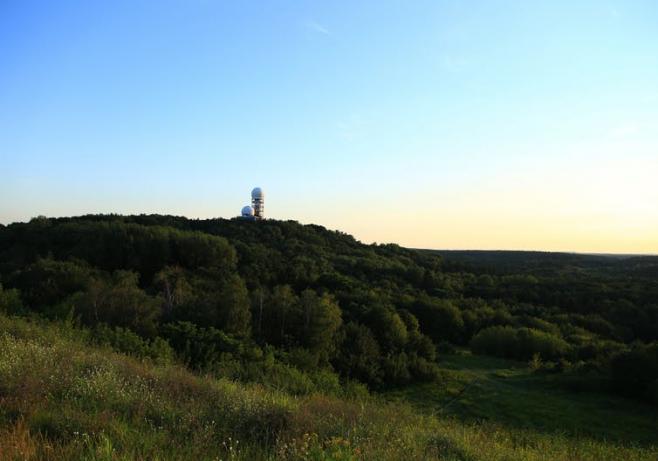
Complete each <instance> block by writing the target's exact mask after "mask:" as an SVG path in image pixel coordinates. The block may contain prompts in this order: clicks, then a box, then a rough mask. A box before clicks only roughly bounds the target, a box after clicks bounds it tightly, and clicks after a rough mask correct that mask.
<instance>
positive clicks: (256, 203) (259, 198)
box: [251, 187, 265, 219]
mask: <svg viewBox="0 0 658 461" xmlns="http://www.w3.org/2000/svg"><path fill="white" fill-rule="evenodd" d="M251 207H252V208H253V209H254V218H255V219H265V193H264V192H263V189H261V188H260V187H254V190H252V191H251Z"/></svg>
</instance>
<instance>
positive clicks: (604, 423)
mask: <svg viewBox="0 0 658 461" xmlns="http://www.w3.org/2000/svg"><path fill="white" fill-rule="evenodd" d="M442 367H443V372H444V373H443V376H444V381H443V382H442V383H441V384H422V385H416V386H409V387H407V388H404V389H400V390H396V391H391V392H389V393H387V396H388V397H389V398H392V399H393V400H404V401H408V402H411V403H412V404H414V405H415V406H416V407H418V408H421V409H423V410H425V411H428V410H429V411H430V412H433V413H436V414H438V415H442V416H445V415H450V416H454V417H457V418H458V419H460V420H462V421H465V422H468V421H482V420H486V421H495V422H497V423H499V424H501V425H505V426H507V427H512V428H531V429H533V430H536V431H541V432H545V433H564V434H566V435H569V436H576V437H592V438H597V439H601V440H614V441H618V442H621V443H633V444H640V445H655V444H657V443H658V431H657V429H656V428H658V412H657V411H656V410H655V409H654V408H651V407H649V406H646V405H643V404H641V403H637V402H634V401H629V400H627V399H623V398H620V397H616V396H611V395H610V394H598V393H592V392H581V393H575V392H571V391H569V390H567V389H566V388H565V387H564V386H563V385H562V384H561V381H560V379H561V377H560V376H550V375H548V376H547V375H537V374H533V373H531V372H530V370H529V369H528V367H527V365H526V364H524V363H520V362H514V361H509V360H502V359H496V358H492V357H483V356H475V355H471V354H464V355H452V356H447V357H445V358H444V359H443V360H442Z"/></svg>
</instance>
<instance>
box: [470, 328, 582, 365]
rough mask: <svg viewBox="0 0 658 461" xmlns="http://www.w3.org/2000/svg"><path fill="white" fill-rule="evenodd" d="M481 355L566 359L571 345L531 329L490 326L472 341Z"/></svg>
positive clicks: (474, 349) (528, 358) (520, 358)
mask: <svg viewBox="0 0 658 461" xmlns="http://www.w3.org/2000/svg"><path fill="white" fill-rule="evenodd" d="M471 348H472V349H473V351H474V352H476V353H478V354H488V355H494V356H497V357H506V358H514V359H517V360H530V359H531V358H532V357H533V355H534V354H539V356H540V357H542V358H543V359H546V360H555V359H559V358H562V357H565V356H567V355H568V354H569V353H570V346H569V344H567V342H566V341H564V340H563V339H561V338H559V337H557V336H553V335H552V334H550V333H546V332H544V331H539V330H535V329H532V328H514V327H509V326H506V327H503V326H498V327H489V328H486V329H484V330H481V331H480V332H479V333H478V334H477V335H475V337H473V339H472V341H471Z"/></svg>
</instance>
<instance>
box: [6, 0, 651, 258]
mask: <svg viewBox="0 0 658 461" xmlns="http://www.w3.org/2000/svg"><path fill="white" fill-rule="evenodd" d="M0 174H1V176H0V222H2V223H5V224H7V223H10V222H14V221H25V220H29V219H30V218H31V217H34V216H37V215H47V216H68V215H78V214H83V213H109V212H115V213H166V214H177V215H185V216H189V217H204V218H205V217H217V216H221V217H232V216H235V215H237V214H238V213H239V211H240V208H241V207H242V206H243V205H244V204H246V203H248V201H249V193H250V190H251V188H252V187H253V186H256V185H258V186H261V187H263V189H264V190H265V192H266V212H267V214H268V216H269V217H272V218H278V219H295V220H298V221H300V222H304V223H311V222H312V223H318V224H322V225H324V226H326V227H328V228H331V229H340V230H342V231H345V232H348V233H352V234H354V235H355V236H356V237H357V238H358V239H360V240H362V241H365V242H372V241H377V242H396V243H399V244H401V245H405V246H411V247H426V248H478V249H493V248H497V249H536V250H564V251H582V252H619V253H658V2H656V1H655V0H647V1H626V0H625V1H616V2H608V1H605V0H597V1H578V0H575V1H574V0H568V1H548V0H547V1H544V2H539V1H537V2H535V1H526V0H519V1H466V0H463V1H456V0H453V1H438V0H432V1H407V0H401V1H381V0H378V1H325V2H307V1H258V2H256V1H254V2H247V1H233V2H228V1H213V0H204V1H191V0H157V1H155V0H153V1H142V0H130V1H116V0H113V1H86V0H85V1H78V2H70V1H65V0H60V1H30V0H3V1H0Z"/></svg>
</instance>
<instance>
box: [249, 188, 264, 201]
mask: <svg viewBox="0 0 658 461" xmlns="http://www.w3.org/2000/svg"><path fill="white" fill-rule="evenodd" d="M264 197H265V193H264V192H263V190H262V189H261V188H260V187H254V190H252V191H251V198H260V199H262V198H264Z"/></svg>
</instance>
